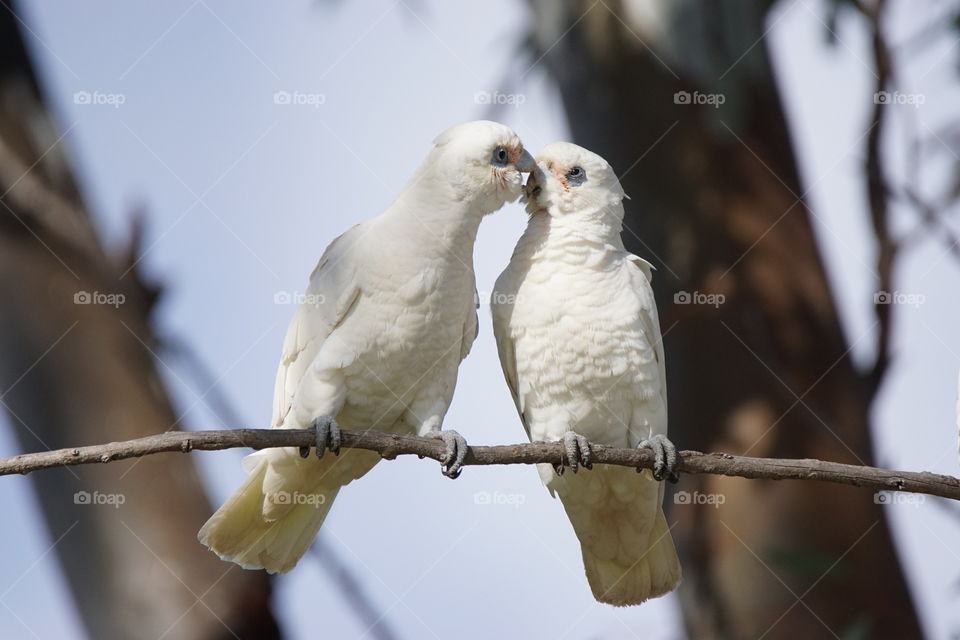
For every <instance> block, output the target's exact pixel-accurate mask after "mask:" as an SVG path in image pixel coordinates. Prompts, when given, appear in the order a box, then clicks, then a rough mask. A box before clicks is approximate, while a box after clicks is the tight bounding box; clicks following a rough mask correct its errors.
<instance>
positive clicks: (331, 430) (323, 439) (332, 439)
mask: <svg viewBox="0 0 960 640" xmlns="http://www.w3.org/2000/svg"><path fill="white" fill-rule="evenodd" d="M313 428H314V431H316V446H317V458H323V454H324V452H326V450H327V449H329V450H330V451H332V452H333V455H335V456H338V455H340V425H338V424H337V422H336V421H335V420H334V419H333V418H332V417H330V416H320V417H319V418H317V419H315V420H314V421H313ZM309 455H310V447H300V457H301V458H306V457H307V456H309Z"/></svg>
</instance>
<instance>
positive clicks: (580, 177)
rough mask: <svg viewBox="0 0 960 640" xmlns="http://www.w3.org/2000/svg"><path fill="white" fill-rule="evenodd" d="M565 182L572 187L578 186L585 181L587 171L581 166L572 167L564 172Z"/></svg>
mask: <svg viewBox="0 0 960 640" xmlns="http://www.w3.org/2000/svg"><path fill="white" fill-rule="evenodd" d="M566 178H567V183H568V184H570V185H573V186H574V187H579V186H580V185H581V184H583V183H584V182H586V181H587V172H586V171H584V170H583V167H572V168H571V169H570V170H569V171H567V174H566Z"/></svg>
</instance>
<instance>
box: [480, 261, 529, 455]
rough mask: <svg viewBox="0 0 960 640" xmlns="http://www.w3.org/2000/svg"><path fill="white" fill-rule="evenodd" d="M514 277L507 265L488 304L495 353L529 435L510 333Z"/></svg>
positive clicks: (514, 297) (514, 288) (515, 354)
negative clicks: (495, 345)
mask: <svg viewBox="0 0 960 640" xmlns="http://www.w3.org/2000/svg"><path fill="white" fill-rule="evenodd" d="M515 279H516V276H515V275H514V273H513V271H512V270H511V268H510V267H507V269H506V270H505V271H504V272H503V273H502V274H500V277H499V278H497V282H496V284H495V285H494V287H493V292H494V293H493V296H492V302H491V304H490V313H491V316H492V317H493V337H494V339H495V340H496V343H497V355H499V356H500V368H501V369H502V370H503V377H504V379H505V380H506V381H507V387H508V388H509V389H510V396H511V397H512V398H513V404H514V405H515V406H516V407H517V414H518V415H519V416H520V422H521V423H522V424H523V428H524V430H525V431H526V432H527V436H528V437H529V436H530V428H529V426H528V425H527V419H526V417H525V416H524V414H523V399H522V397H521V396H520V386H519V382H518V380H517V352H516V350H515V349H514V345H513V337H512V336H511V335H510V316H511V314H512V313H513V303H512V302H510V301H512V300H514V299H516V291H517V283H516V282H515Z"/></svg>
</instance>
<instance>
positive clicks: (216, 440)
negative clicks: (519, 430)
mask: <svg viewBox="0 0 960 640" xmlns="http://www.w3.org/2000/svg"><path fill="white" fill-rule="evenodd" d="M313 442H314V432H313V431H312V430H309V429H234V430H227V431H168V432H166V433H160V434H157V435H153V436H147V437H145V438H137V439H135V440H127V441H125V442H111V443H109V444H103V445H94V446H89V447H78V448H76V449H58V450H55V451H44V452H41V453H26V454H23V455H19V456H13V457H11V458H2V459H0V475H11V474H15V473H20V474H27V473H30V472H31V471H39V470H41V469H50V468H54V467H61V466H65V465H78V464H93V463H98V462H100V463H103V462H113V461H114V460H124V459H127V458H139V457H141V456H146V455H151V454H154V453H163V452H170V451H180V452H184V453H186V452H188V451H192V450H195V449H196V450H203V451H217V450H221V449H233V448H239V447H251V448H253V449H267V448H270V447H304V446H310V445H312V444H313ZM342 446H343V447H344V448H348V449H366V450H368V451H375V452H377V453H379V454H380V456H381V457H382V458H385V459H388V460H392V459H393V458H396V457H397V456H400V455H417V456H420V457H423V458H431V459H433V460H437V461H439V460H440V458H441V457H443V453H444V445H443V443H442V442H441V441H439V440H437V439H433V438H421V437H418V436H408V435H396V434H387V433H380V432H378V431H347V430H345V431H343V445H342ZM592 449H593V455H592V460H593V462H596V463H601V464H613V465H620V466H625V467H641V468H644V469H650V468H651V467H653V453H652V452H650V451H648V450H645V449H620V448H617V447H608V446H605V445H601V444H594V445H593V446H592ZM563 455H564V454H563V447H562V446H561V445H560V443H556V442H550V443H543V442H536V443H527V444H512V445H499V446H492V447H470V450H469V451H468V453H467V458H466V461H465V462H464V464H466V465H491V464H536V463H538V462H545V463H550V464H560V463H561V462H562V460H563ZM678 470H679V471H681V472H683V473H712V474H718V475H725V476H737V477H741V478H751V479H754V478H755V479H767V480H822V481H824V482H834V483H838V484H847V485H853V486H858V487H869V488H871V489H876V490H886V491H908V492H911V493H924V494H928V495H933V496H940V497H943V498H951V499H954V500H960V479H958V478H954V477H952V476H945V475H939V474H935V473H929V472H913V471H892V470H890V469H879V468H876V467H860V466H856V465H850V464H840V463H837V462H824V461H822V460H790V459H775V458H748V457H743V456H733V455H729V454H725V453H701V452H699V451H682V452H680V464H679V465H678Z"/></svg>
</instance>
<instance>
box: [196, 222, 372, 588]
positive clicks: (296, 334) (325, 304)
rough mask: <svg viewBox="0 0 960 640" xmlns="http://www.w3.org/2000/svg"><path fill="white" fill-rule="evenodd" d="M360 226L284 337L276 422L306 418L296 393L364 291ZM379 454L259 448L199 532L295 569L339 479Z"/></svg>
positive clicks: (344, 238) (236, 557)
mask: <svg viewBox="0 0 960 640" xmlns="http://www.w3.org/2000/svg"><path fill="white" fill-rule="evenodd" d="M359 232H360V231H359V229H358V227H354V228H352V229H350V230H349V231H347V232H346V233H345V234H343V235H341V236H340V237H338V238H337V239H336V240H334V241H333V242H332V243H331V244H330V245H329V246H328V247H327V249H326V251H324V253H323V256H322V257H321V258H320V261H319V263H318V264H317V267H316V268H315V269H314V271H313V273H312V274H311V276H310V284H309V286H308V288H307V292H306V295H305V298H304V301H303V303H302V304H301V305H300V306H299V308H298V309H297V311H296V313H295V314H294V317H293V320H292V321H291V323H290V327H289V329H288V330H287V334H286V338H285V339H284V343H283V350H282V356H281V359H280V366H279V369H278V371H277V378H276V384H275V386H274V401H273V421H272V422H273V427H275V428H282V427H289V428H301V427H305V426H306V425H297V424H294V423H293V419H292V414H291V407H292V404H293V397H294V394H295V393H296V391H297V389H298V386H299V384H300V381H301V379H302V378H303V376H304V375H305V373H306V372H307V370H308V369H309V367H310V365H311V363H312V362H313V360H314V358H316V357H317V354H318V353H319V352H320V348H321V347H322V346H323V343H324V341H325V340H326V339H327V338H328V337H329V336H330V334H331V333H332V332H333V331H334V330H336V328H337V327H338V326H339V325H340V324H341V323H342V322H343V321H344V319H345V318H346V317H347V316H348V315H349V313H350V310H351V309H352V308H353V307H354V305H355V304H356V302H357V300H358V299H359V297H360V296H361V295H362V287H361V285H360V282H359V274H356V273H354V271H353V269H352V267H351V266H350V265H351V261H350V260H349V259H345V258H346V254H347V252H348V251H349V249H350V247H351V245H352V242H353V241H354V239H355V237H356V236H357V235H358V234H359ZM377 459H378V458H377V456H376V455H375V454H371V453H370V452H368V451H360V450H352V449H351V450H345V451H343V452H342V453H341V454H340V456H338V457H334V456H332V455H329V454H328V455H327V456H325V457H324V459H323V460H320V461H318V460H317V459H316V458H315V457H312V456H311V457H310V458H308V459H306V460H304V459H302V458H300V456H299V454H298V452H297V451H296V450H295V449H265V450H263V451H258V452H256V453H253V454H251V455H249V456H247V457H246V458H244V461H243V468H244V470H245V471H246V472H247V473H248V474H249V475H248V476H247V479H246V480H245V481H244V483H243V484H242V485H241V486H240V488H239V489H237V491H235V492H234V493H233V495H231V496H230V498H228V499H227V501H226V502H225V503H224V504H223V506H221V507H220V508H219V509H218V510H217V511H216V513H214V514H213V515H212V516H211V517H210V519H209V520H207V522H206V524H204V526H203V528H202V529H200V533H199V534H198V538H199V539H200V542H202V543H203V544H205V545H206V546H208V547H209V548H210V549H211V550H212V551H213V552H215V553H216V554H217V555H219V556H220V557H221V558H223V559H224V560H229V561H231V562H235V563H237V564H239V565H240V566H242V567H244V568H246V569H266V570H267V571H269V572H271V573H283V572H285V571H289V570H290V569H292V568H293V567H294V565H296V563H297V561H298V560H299V559H300V557H301V556H302V555H303V554H304V553H306V550H307V549H308V548H309V546H310V543H311V542H312V541H313V539H314V537H315V536H316V533H317V531H318V530H319V529H320V526H321V525H322V524H323V520H324V518H325V517H326V515H327V513H328V512H329V510H330V507H331V506H332V504H333V500H334V499H335V498H336V496H337V493H338V492H339V490H340V487H342V486H343V485H345V484H347V483H348V482H350V481H351V480H354V479H356V478H359V477H360V476H362V475H363V474H364V473H366V472H367V471H369V470H370V468H372V467H373V465H374V464H376V462H377Z"/></svg>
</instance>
